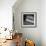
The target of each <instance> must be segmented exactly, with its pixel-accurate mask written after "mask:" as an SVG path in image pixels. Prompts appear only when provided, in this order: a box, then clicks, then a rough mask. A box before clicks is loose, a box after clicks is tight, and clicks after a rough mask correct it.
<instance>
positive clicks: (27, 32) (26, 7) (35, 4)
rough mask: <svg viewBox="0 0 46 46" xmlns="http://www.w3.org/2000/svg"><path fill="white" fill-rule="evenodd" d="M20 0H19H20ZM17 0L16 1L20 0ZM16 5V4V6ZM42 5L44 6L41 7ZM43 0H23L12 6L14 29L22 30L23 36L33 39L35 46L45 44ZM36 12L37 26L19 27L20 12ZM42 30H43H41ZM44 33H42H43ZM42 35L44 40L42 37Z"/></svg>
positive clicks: (43, 45)
mask: <svg viewBox="0 0 46 46" xmlns="http://www.w3.org/2000/svg"><path fill="white" fill-rule="evenodd" d="M20 1H21V0H20ZM20 1H18V2H20ZM16 5H17V6H16ZM43 6H44V7H43ZM45 7H46V6H45V0H23V1H22V2H21V3H19V4H18V3H15V5H14V6H13V12H14V17H15V18H14V19H15V30H18V32H22V33H23V34H24V37H25V38H26V37H27V38H28V39H32V40H34V41H35V44H36V46H41V44H42V46H46V44H45V43H46V41H45V40H46V39H45V38H46V37H45V35H46V33H45V32H46V31H45V30H46V29H45V27H46V24H45V23H46V21H45V17H46V16H45V15H46V14H44V13H45ZM23 11H25V12H28V11H29V12H37V27H36V28H22V27H21V12H23ZM43 30H44V31H43ZM43 34H44V35H43ZM43 36H44V40H43V39H42V38H43ZM43 41H44V42H43Z"/></svg>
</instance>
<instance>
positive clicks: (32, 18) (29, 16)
mask: <svg viewBox="0 0 46 46" xmlns="http://www.w3.org/2000/svg"><path fill="white" fill-rule="evenodd" d="M21 18H22V21H21V24H22V25H21V26H22V27H31V28H33V27H36V26H37V12H22V15H21Z"/></svg>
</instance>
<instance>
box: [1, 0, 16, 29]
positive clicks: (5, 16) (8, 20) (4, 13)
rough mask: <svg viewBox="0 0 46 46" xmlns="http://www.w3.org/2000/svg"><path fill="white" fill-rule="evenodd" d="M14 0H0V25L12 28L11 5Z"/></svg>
mask: <svg viewBox="0 0 46 46" xmlns="http://www.w3.org/2000/svg"><path fill="white" fill-rule="evenodd" d="M15 2H16V0H0V27H7V28H9V29H11V28H12V6H13V5H14V3H15Z"/></svg>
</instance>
